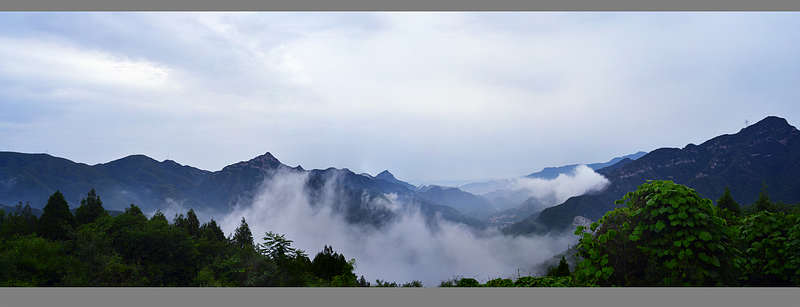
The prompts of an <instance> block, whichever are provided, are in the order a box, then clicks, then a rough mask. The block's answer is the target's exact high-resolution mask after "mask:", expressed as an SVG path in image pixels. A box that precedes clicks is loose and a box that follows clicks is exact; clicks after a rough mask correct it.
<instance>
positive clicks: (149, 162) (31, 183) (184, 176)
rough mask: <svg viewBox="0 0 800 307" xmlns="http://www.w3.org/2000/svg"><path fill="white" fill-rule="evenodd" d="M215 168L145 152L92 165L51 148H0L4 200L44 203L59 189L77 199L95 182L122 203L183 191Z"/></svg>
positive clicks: (106, 196) (110, 200)
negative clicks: (51, 152)
mask: <svg viewBox="0 0 800 307" xmlns="http://www.w3.org/2000/svg"><path fill="white" fill-rule="evenodd" d="M210 173H211V172H208V171H204V170H200V169H196V168H193V167H188V166H181V165H179V164H177V163H175V162H174V161H170V160H167V161H163V162H158V161H156V160H153V159H151V158H148V157H146V156H142V155H133V156H128V157H125V158H122V159H119V160H115V161H111V162H108V163H105V164H97V165H93V166H90V165H86V164H83V163H75V162H72V161H70V160H67V159H64V158H58V157H53V156H50V155H46V154H24V153H15V152H0V203H5V204H16V203H17V202H19V201H30V203H31V206H32V207H34V208H42V207H44V205H45V203H46V202H47V198H48V197H49V196H50V195H51V194H52V193H53V192H55V191H56V190H60V191H61V192H62V193H63V194H64V195H65V197H67V201H69V203H70V204H72V205H76V204H79V203H80V199H81V198H82V197H85V196H86V193H87V192H88V191H89V189H91V188H95V189H96V190H97V191H102V192H103V193H102V194H101V197H102V199H103V202H104V203H106V204H115V205H116V206H117V207H118V209H121V208H123V207H125V206H127V205H128V204H131V203H136V204H141V205H146V204H154V203H155V202H156V200H157V201H158V202H163V201H164V199H166V198H178V197H181V196H182V195H183V193H184V192H185V191H188V190H191V189H192V188H193V187H194V186H195V185H197V184H198V183H199V182H201V181H202V180H203V179H205V177H206V176H208V175H209V174H210Z"/></svg>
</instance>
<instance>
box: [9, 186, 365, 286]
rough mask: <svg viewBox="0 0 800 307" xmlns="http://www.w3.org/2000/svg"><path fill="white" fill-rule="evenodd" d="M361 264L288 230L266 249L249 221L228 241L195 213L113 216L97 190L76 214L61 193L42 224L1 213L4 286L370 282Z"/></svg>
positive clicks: (25, 212)
mask: <svg viewBox="0 0 800 307" xmlns="http://www.w3.org/2000/svg"><path fill="white" fill-rule="evenodd" d="M354 265H355V262H354V260H350V261H348V260H346V259H345V257H344V255H342V254H340V253H337V252H335V251H334V249H333V248H332V247H330V246H324V247H323V250H322V251H321V252H319V253H318V254H317V255H316V256H314V258H313V259H309V257H308V255H307V254H306V252H305V251H302V250H299V249H296V248H294V247H292V241H291V240H288V239H287V238H285V237H284V236H283V235H280V234H275V233H271V232H268V233H266V234H264V236H263V238H262V243H256V242H254V238H253V234H252V233H251V231H250V228H249V226H248V225H247V222H246V221H245V219H244V218H243V219H242V221H241V224H240V225H239V227H238V228H237V229H236V231H235V233H234V234H233V235H232V236H230V237H228V238H226V237H225V235H224V233H223V232H222V230H221V229H220V227H219V225H217V223H216V222H215V221H214V220H213V219H212V220H211V221H209V222H208V223H205V224H202V225H201V224H200V222H199V221H198V219H197V216H196V215H195V213H194V211H193V210H189V211H188V212H187V213H186V215H185V216H184V215H183V214H181V215H178V216H176V217H175V218H174V219H173V222H172V223H169V222H168V221H167V218H166V217H165V216H164V214H162V213H160V212H157V213H156V214H154V215H153V216H152V217H151V218H149V219H148V218H147V217H146V216H145V215H144V214H143V213H142V211H141V210H140V209H139V208H138V207H137V206H135V205H131V206H130V207H128V208H127V209H126V210H125V212H123V213H121V214H119V215H116V216H110V215H109V214H108V212H107V211H106V210H105V209H103V206H102V201H101V200H100V197H99V196H97V195H96V193H95V191H94V190H92V191H90V192H89V194H88V195H87V197H86V198H85V199H84V200H83V201H81V205H80V207H78V208H77V209H76V210H75V213H74V215H73V213H72V212H71V211H70V210H69V206H68V205H67V202H66V201H65V200H64V196H63V195H62V194H61V193H60V192H56V193H55V194H53V195H52V196H50V198H49V200H48V201H47V205H46V206H45V207H44V210H43V213H42V215H41V217H39V218H37V217H36V216H35V215H34V214H33V213H32V209H31V208H30V205H26V206H22V204H20V205H18V206H17V208H16V210H14V211H12V212H8V213H6V212H4V211H2V210H0V268H2V269H0V286H368V285H369V283H368V282H366V280H365V279H364V277H363V276H362V277H361V278H360V279H358V280H357V279H356V276H355V274H353V269H354Z"/></svg>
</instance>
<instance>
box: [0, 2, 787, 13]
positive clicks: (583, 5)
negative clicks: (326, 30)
mask: <svg viewBox="0 0 800 307" xmlns="http://www.w3.org/2000/svg"><path fill="white" fill-rule="evenodd" d="M0 10H6V11H86V10H91V11H127V10H138V11H298V10H302V11H309V10H311V11H375V10H380V11H509V10H517V11H519V10H533V11H653V10H670V11H709V10H714V11H752V10H758V11H775V10H794V11H797V10H800V2H798V1H792V0H758V1H753V0H490V1H487V0H225V1H219V0H4V1H2V2H0Z"/></svg>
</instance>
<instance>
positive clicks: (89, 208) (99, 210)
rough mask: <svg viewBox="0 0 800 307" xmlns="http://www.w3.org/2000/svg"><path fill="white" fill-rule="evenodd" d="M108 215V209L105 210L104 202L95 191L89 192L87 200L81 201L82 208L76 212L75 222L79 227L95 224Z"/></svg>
mask: <svg viewBox="0 0 800 307" xmlns="http://www.w3.org/2000/svg"><path fill="white" fill-rule="evenodd" d="M105 215H108V212H106V209H103V201H101V200H100V196H97V193H96V192H95V191H94V189H91V190H90V191H89V194H88V195H86V198H84V199H83V200H81V206H80V207H78V209H76V210H75V221H76V222H77V224H78V225H83V224H88V223H91V222H94V221H95V220H97V219H98V218H100V217H102V216H105Z"/></svg>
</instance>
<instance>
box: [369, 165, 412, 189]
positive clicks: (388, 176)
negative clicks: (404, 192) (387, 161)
mask: <svg viewBox="0 0 800 307" xmlns="http://www.w3.org/2000/svg"><path fill="white" fill-rule="evenodd" d="M374 178H375V179H378V180H383V181H387V182H391V183H395V184H399V185H402V186H404V187H406V189H409V190H411V191H414V190H416V189H417V187H416V186H414V185H412V184H410V183H408V182H405V181H402V180H398V179H397V178H395V177H394V175H392V173H390V172H389V171H388V170H385V171H382V172H380V173H379V174H378V175H376V176H375V177H374Z"/></svg>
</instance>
